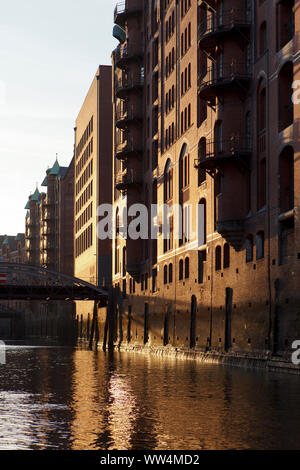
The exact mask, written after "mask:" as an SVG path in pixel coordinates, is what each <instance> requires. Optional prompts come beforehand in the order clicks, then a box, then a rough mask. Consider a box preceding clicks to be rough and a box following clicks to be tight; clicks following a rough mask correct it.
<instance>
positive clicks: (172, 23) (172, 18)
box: [166, 11, 175, 42]
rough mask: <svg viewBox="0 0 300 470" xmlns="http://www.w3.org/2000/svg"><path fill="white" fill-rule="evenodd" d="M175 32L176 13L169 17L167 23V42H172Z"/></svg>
mask: <svg viewBox="0 0 300 470" xmlns="http://www.w3.org/2000/svg"><path fill="white" fill-rule="evenodd" d="M174 31H175V12H174V11H173V12H172V14H171V15H170V16H169V19H168V20H167V21H166V42H168V41H169V40H170V38H171V37H172V36H173V34H174Z"/></svg>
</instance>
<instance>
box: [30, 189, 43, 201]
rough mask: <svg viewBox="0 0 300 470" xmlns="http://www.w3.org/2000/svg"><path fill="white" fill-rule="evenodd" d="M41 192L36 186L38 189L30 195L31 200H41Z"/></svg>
mask: <svg viewBox="0 0 300 470" xmlns="http://www.w3.org/2000/svg"><path fill="white" fill-rule="evenodd" d="M40 196H41V195H40V192H39V190H38V188H36V190H35V191H34V193H33V195H32V196H31V197H30V200H31V201H36V202H40Z"/></svg>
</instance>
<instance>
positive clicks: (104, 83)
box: [74, 65, 112, 316]
mask: <svg viewBox="0 0 300 470" xmlns="http://www.w3.org/2000/svg"><path fill="white" fill-rule="evenodd" d="M111 161H112V88H111V66H103V65H101V66H100V67H99V68H98V70H97V73H96V75H95V77H94V79H93V82H92V84H91V87H90V89H89V91H88V93H87V96H86V98H85V100H84V103H83V105H82V108H81V110H80V112H79V114H78V117H77V119H76V127H75V201H74V202H75V206H74V238H75V249H74V275H75V277H78V278H80V279H83V280H84V281H86V282H90V283H92V284H95V285H101V286H107V285H109V284H110V283H111V241H110V240H106V241H101V240H99V239H98V238H97V221H98V218H97V214H96V212H97V207H98V206H99V205H100V204H102V203H111V198H112V196H111V194H112V170H111ZM92 311H93V303H92V302H78V303H77V314H79V315H84V316H86V315H87V314H88V313H92Z"/></svg>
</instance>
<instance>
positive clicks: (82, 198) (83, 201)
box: [76, 181, 93, 215]
mask: <svg viewBox="0 0 300 470" xmlns="http://www.w3.org/2000/svg"><path fill="white" fill-rule="evenodd" d="M91 197H93V181H91V182H90V184H89V185H88V186H87V187H86V188H85V190H84V192H83V193H82V194H81V196H80V198H79V199H78V201H76V215H77V214H78V212H79V211H81V209H82V207H83V206H84V205H85V204H86V203H87V201H88V200H89V199H90V198H91Z"/></svg>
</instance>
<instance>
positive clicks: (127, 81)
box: [115, 77, 144, 99]
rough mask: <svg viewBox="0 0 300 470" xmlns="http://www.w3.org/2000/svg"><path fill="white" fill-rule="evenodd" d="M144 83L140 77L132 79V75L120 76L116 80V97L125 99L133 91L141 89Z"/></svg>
mask: <svg viewBox="0 0 300 470" xmlns="http://www.w3.org/2000/svg"><path fill="white" fill-rule="evenodd" d="M143 85H144V80H143V78H142V77H139V78H136V79H133V78H132V77H125V78H121V79H119V80H117V81H116V84H115V93H116V97H117V98H120V99H125V98H127V96H128V95H129V94H130V93H131V92H133V91H141V90H142V88H143Z"/></svg>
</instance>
